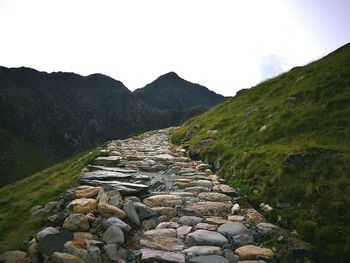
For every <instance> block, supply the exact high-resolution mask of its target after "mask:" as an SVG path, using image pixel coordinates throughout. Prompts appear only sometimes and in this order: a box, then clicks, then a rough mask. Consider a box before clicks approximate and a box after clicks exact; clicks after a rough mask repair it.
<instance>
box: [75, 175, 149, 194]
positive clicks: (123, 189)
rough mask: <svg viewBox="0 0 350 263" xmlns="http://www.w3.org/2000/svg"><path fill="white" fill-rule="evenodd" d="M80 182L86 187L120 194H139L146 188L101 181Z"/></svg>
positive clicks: (145, 186)
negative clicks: (98, 187) (95, 187)
mask: <svg viewBox="0 0 350 263" xmlns="http://www.w3.org/2000/svg"><path fill="white" fill-rule="evenodd" d="M80 182H81V183H83V184H86V185H92V186H102V187H106V188H109V189H113V190H117V191H119V192H120V193H121V194H123V195H126V194H137V193H139V192H143V191H147V190H148V186H147V185H144V184H134V183H124V182H119V181H101V180H87V179H80Z"/></svg>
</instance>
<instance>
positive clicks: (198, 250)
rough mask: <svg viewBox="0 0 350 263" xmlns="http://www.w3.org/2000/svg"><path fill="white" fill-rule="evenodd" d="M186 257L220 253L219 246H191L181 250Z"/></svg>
mask: <svg viewBox="0 0 350 263" xmlns="http://www.w3.org/2000/svg"><path fill="white" fill-rule="evenodd" d="M182 253H184V254H185V255H186V256H188V257H195V256H205V255H221V248H220V247H216V246H193V247H190V248H187V249H185V250H184V251H182Z"/></svg>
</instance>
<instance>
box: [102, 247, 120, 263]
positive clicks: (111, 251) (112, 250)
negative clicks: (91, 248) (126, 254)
mask: <svg viewBox="0 0 350 263" xmlns="http://www.w3.org/2000/svg"><path fill="white" fill-rule="evenodd" d="M103 249H104V251H106V253H107V255H108V257H109V258H110V259H111V260H113V261H116V262H118V260H119V256H118V246H117V245H116V244H107V245H105V246H104V247H103Z"/></svg>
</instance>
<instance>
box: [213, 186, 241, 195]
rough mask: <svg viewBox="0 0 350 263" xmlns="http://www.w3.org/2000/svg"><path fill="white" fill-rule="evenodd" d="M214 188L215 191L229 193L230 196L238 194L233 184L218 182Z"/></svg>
mask: <svg viewBox="0 0 350 263" xmlns="http://www.w3.org/2000/svg"><path fill="white" fill-rule="evenodd" d="M213 190H214V191H215V192H220V193H223V194H227V195H230V196H235V195H236V190H235V189H233V188H232V187H231V186H228V185H226V184H218V185H215V186H214V187H213Z"/></svg>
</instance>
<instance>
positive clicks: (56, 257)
mask: <svg viewBox="0 0 350 263" xmlns="http://www.w3.org/2000/svg"><path fill="white" fill-rule="evenodd" d="M51 260H52V262H53V263H83V262H84V261H82V260H81V259H80V258H78V257H75V256H73V255H70V254H67V253H61V252H55V253H53V254H52V256H51Z"/></svg>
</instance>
